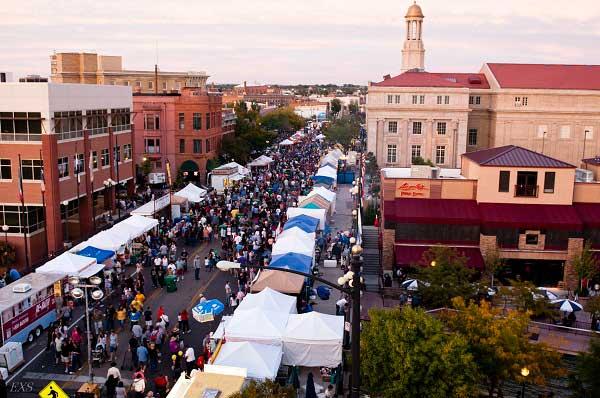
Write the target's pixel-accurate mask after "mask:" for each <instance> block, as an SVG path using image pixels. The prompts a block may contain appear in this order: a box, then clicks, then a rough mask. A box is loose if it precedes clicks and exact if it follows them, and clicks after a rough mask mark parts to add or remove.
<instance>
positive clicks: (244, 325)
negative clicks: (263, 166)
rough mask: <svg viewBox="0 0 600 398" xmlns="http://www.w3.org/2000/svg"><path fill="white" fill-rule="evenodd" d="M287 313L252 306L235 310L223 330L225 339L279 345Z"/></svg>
mask: <svg viewBox="0 0 600 398" xmlns="http://www.w3.org/2000/svg"><path fill="white" fill-rule="evenodd" d="M288 316H289V313H287V314H286V313H285V312H277V311H265V310H263V309H261V308H252V309H249V310H244V311H235V313H234V314H233V316H232V317H231V319H230V320H229V323H228V324H227V329H226V330H225V339H226V340H227V341H250V342H256V343H262V344H271V345H281V338H282V336H283V331H284V330H285V325H286V324H287V319H288Z"/></svg>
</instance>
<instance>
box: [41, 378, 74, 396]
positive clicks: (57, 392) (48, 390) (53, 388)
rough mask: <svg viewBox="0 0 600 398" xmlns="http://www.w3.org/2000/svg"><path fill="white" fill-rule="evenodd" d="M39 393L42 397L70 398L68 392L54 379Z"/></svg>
mask: <svg viewBox="0 0 600 398" xmlns="http://www.w3.org/2000/svg"><path fill="white" fill-rule="evenodd" d="M38 395H39V396H40V398H69V396H68V395H67V393H65V392H64V391H63V390H62V388H60V387H59V386H58V384H56V382H54V381H51V382H50V383H48V385H47V386H46V387H44V388H43V389H42V391H40V392H39V393H38Z"/></svg>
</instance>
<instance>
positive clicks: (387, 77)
mask: <svg viewBox="0 0 600 398" xmlns="http://www.w3.org/2000/svg"><path fill="white" fill-rule="evenodd" d="M391 78H392V76H390V75H385V76H384V77H383V80H388V79H391Z"/></svg>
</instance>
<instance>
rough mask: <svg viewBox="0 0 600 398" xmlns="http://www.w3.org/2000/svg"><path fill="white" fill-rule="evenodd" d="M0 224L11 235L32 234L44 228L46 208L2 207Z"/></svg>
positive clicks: (0, 207) (0, 208) (0, 206)
mask: <svg viewBox="0 0 600 398" xmlns="http://www.w3.org/2000/svg"><path fill="white" fill-rule="evenodd" d="M75 202H76V201H75ZM0 223H2V225H7V226H8V231H7V232H9V233H23V232H27V233H32V232H34V231H37V230H38V229H40V228H43V227H44V208H43V207H42V206H25V207H22V206H2V205H0ZM5 314H6V312H5Z"/></svg>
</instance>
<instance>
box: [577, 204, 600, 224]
mask: <svg viewBox="0 0 600 398" xmlns="http://www.w3.org/2000/svg"><path fill="white" fill-rule="evenodd" d="M573 206H574V207H575V211H577V214H578V215H579V219H580V220H581V221H582V222H583V225H585V226H586V227H591V228H600V203H573Z"/></svg>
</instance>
